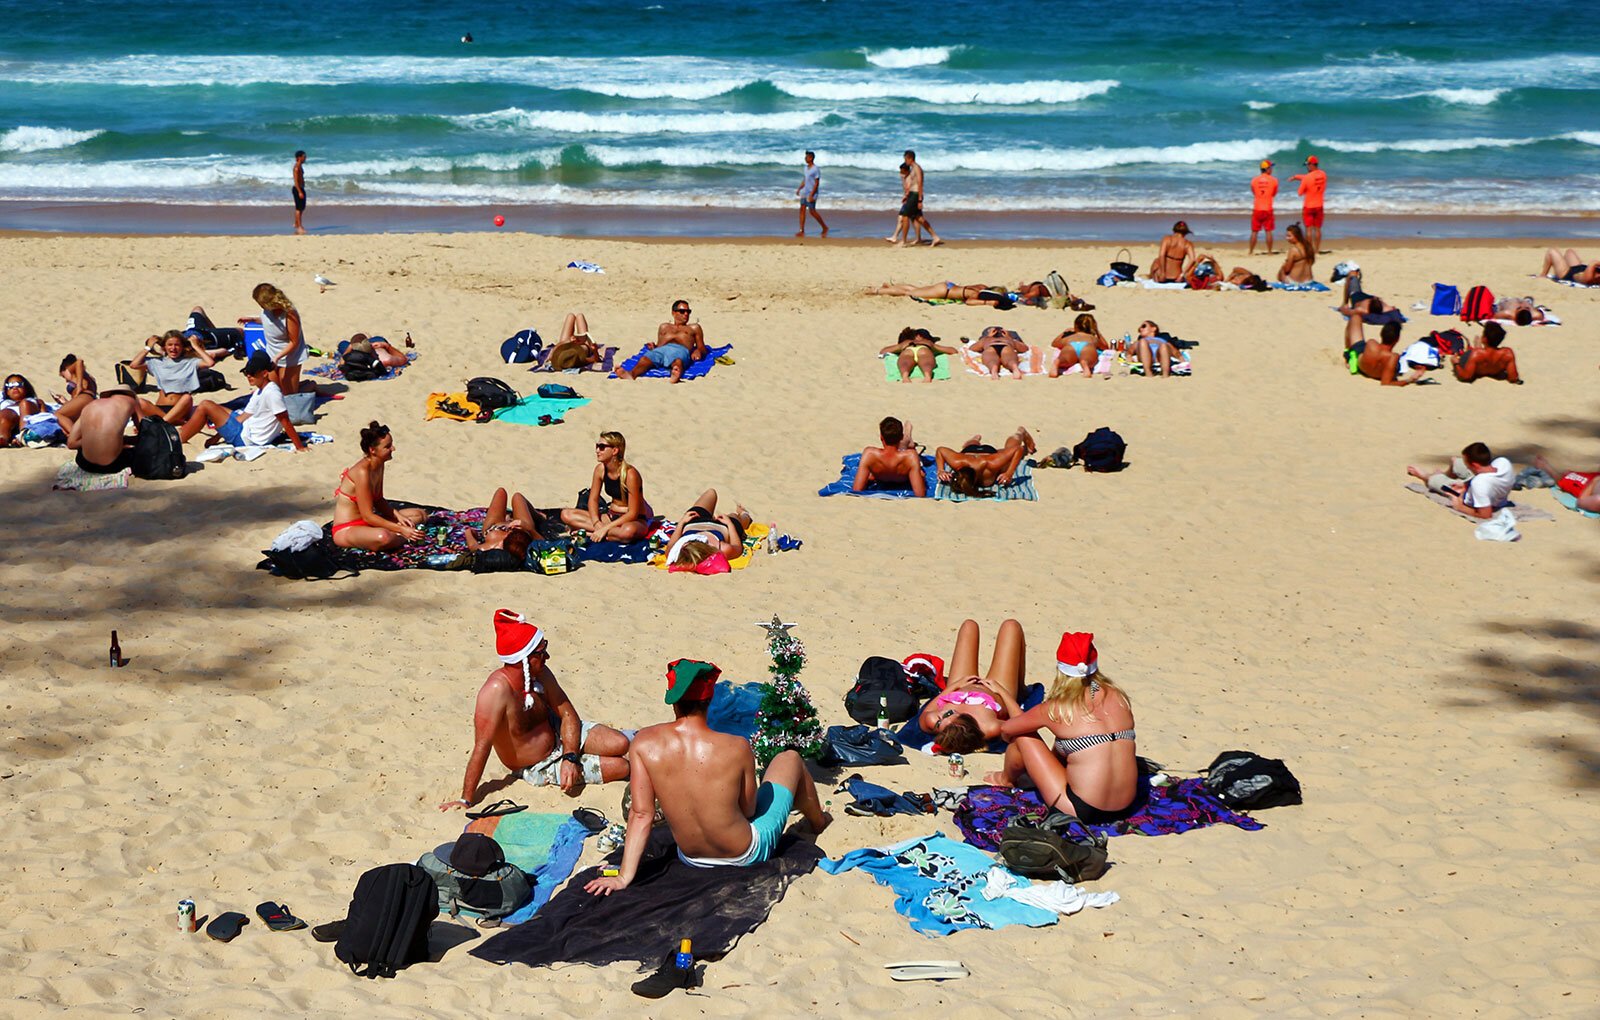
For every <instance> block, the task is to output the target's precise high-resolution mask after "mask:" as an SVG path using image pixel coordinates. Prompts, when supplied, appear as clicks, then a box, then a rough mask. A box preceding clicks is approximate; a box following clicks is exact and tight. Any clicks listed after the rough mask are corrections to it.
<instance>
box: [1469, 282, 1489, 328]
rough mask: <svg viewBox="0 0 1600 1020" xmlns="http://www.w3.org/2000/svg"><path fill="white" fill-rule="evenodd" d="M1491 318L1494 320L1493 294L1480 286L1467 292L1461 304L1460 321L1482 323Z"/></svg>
mask: <svg viewBox="0 0 1600 1020" xmlns="http://www.w3.org/2000/svg"><path fill="white" fill-rule="evenodd" d="M1492 318H1494V292H1493V291H1491V290H1490V289H1489V288H1488V287H1484V286H1481V285H1480V286H1477V287H1474V288H1472V289H1471V290H1469V291H1467V296H1466V297H1465V298H1464V299H1463V300H1462V302H1461V321H1462V322H1482V321H1484V320H1485V319H1492Z"/></svg>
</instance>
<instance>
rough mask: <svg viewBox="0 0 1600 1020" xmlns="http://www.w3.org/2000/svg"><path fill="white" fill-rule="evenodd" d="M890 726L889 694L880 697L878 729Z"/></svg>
mask: <svg viewBox="0 0 1600 1020" xmlns="http://www.w3.org/2000/svg"><path fill="white" fill-rule="evenodd" d="M888 728H889V696H888V695H887V694H885V695H882V696H880V697H879V698H878V729H880V730H886V729H888Z"/></svg>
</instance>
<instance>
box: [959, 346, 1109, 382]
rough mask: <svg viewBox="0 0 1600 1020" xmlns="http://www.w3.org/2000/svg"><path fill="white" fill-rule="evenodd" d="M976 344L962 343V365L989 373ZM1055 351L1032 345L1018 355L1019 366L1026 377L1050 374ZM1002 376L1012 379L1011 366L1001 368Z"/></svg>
mask: <svg viewBox="0 0 1600 1020" xmlns="http://www.w3.org/2000/svg"><path fill="white" fill-rule="evenodd" d="M976 344H977V341H973V343H972V344H962V345H961V351H960V355H961V364H962V367H964V368H965V369H966V370H967V372H968V373H969V374H971V375H988V374H989V370H988V369H987V368H984V367H983V354H982V352H981V351H978V350H975V349H974V347H975V346H976ZM1055 353H1056V349H1055V348H1054V347H1032V346H1030V347H1029V348H1028V351H1027V353H1026V354H1020V355H1018V356H1017V366H1018V367H1019V368H1021V369H1022V375H1023V376H1024V377H1026V376H1030V375H1048V374H1049V372H1050V358H1051V357H1053V356H1054V355H1055ZM1097 370H1098V367H1097ZM1000 377H1001V378H1002V379H1010V378H1011V377H1012V372H1011V370H1010V369H1009V368H1002V369H1001V370H1000Z"/></svg>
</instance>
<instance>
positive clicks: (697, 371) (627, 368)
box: [618, 344, 733, 379]
mask: <svg viewBox="0 0 1600 1020" xmlns="http://www.w3.org/2000/svg"><path fill="white" fill-rule="evenodd" d="M649 349H650V348H649V347H648V346H645V347H641V348H639V353H638V354H635V355H634V356H633V357H631V358H629V359H628V360H627V361H624V362H623V363H622V367H621V368H620V369H618V371H619V372H631V371H633V366H635V365H637V364H638V363H639V359H640V358H642V357H644V352H645V351H647V350H649ZM731 350H733V344H723V345H722V346H721V347H708V348H707V349H706V355H705V357H703V358H700V359H698V360H697V361H694V362H692V363H690V364H688V365H685V366H684V369H683V378H684V379H698V378H700V377H701V376H703V375H705V374H706V373H707V372H709V371H711V367H712V366H713V365H715V364H716V363H717V359H718V358H720V357H722V356H724V355H725V354H727V353H728V352H729V351H731ZM671 375H672V372H671V371H670V370H668V369H665V368H652V369H651V370H650V371H648V372H646V373H645V374H644V378H646V379H666V378H669V377H670V376H671Z"/></svg>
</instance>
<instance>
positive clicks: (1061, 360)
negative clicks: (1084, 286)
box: [1050, 314, 1111, 379]
mask: <svg viewBox="0 0 1600 1020" xmlns="http://www.w3.org/2000/svg"><path fill="white" fill-rule="evenodd" d="M1050 346H1051V347H1054V348H1056V349H1057V351H1056V356H1055V359H1054V360H1053V361H1051V362H1050V378H1052V379H1054V378H1055V377H1056V376H1058V375H1061V374H1063V373H1064V372H1066V371H1067V370H1068V369H1069V368H1071V367H1072V366H1073V365H1077V366H1078V367H1079V368H1081V369H1082V370H1083V377H1084V378H1085V379H1093V378H1094V368H1095V366H1096V365H1098V364H1099V363H1100V352H1101V351H1104V350H1109V349H1110V347H1111V345H1110V344H1109V343H1107V342H1106V338H1105V337H1103V336H1101V335H1100V326H1099V324H1098V323H1096V322H1095V321H1094V316H1092V315H1089V314H1083V315H1080V316H1078V317H1077V318H1076V319H1073V320H1072V328H1071V329H1069V330H1065V331H1063V332H1062V334H1061V335H1060V336H1058V337H1056V338H1055V339H1054V340H1052V341H1050ZM1107 378H1109V376H1108V377H1107Z"/></svg>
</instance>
